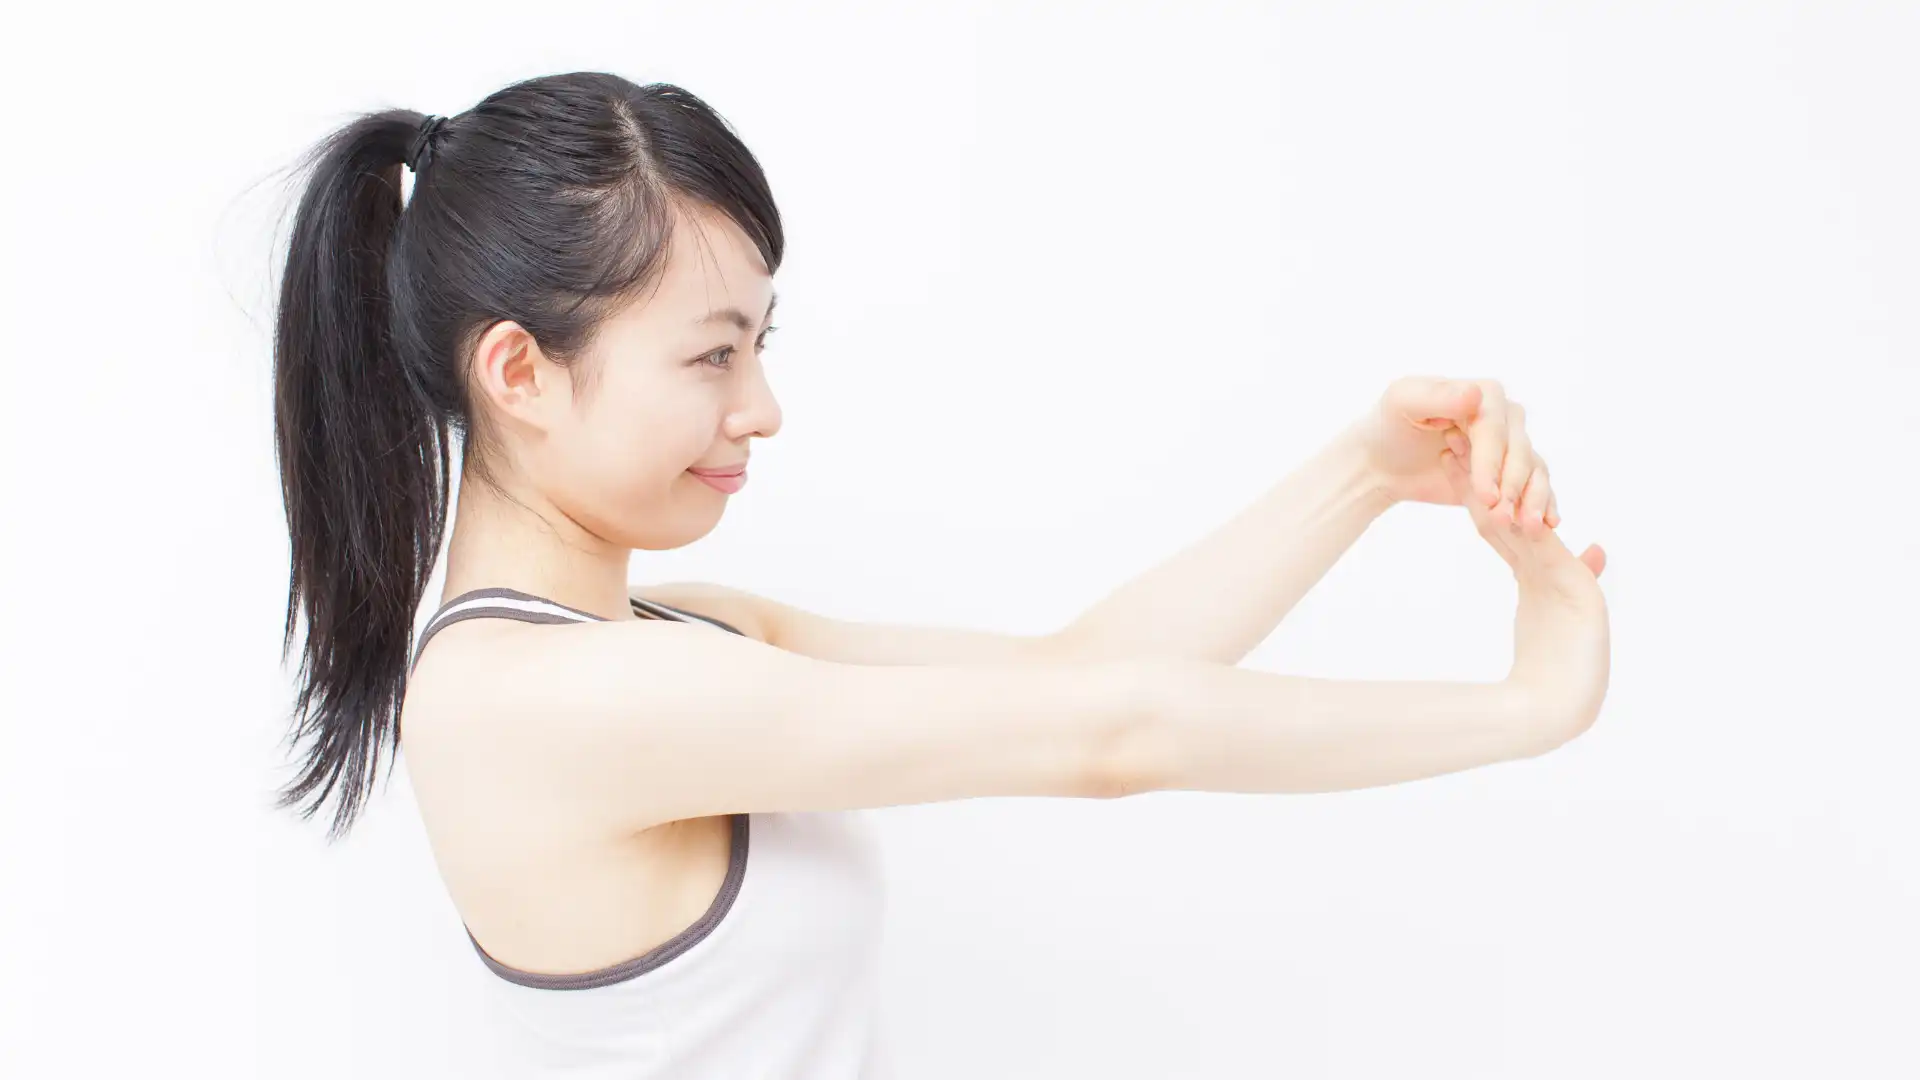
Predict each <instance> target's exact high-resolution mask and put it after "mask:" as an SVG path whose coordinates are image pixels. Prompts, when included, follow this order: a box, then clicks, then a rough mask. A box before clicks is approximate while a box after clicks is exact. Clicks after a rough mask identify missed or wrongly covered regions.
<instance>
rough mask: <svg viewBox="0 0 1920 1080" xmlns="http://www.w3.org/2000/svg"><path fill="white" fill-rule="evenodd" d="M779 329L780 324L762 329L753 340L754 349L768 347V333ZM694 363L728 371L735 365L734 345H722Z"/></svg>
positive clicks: (756, 350) (758, 349)
mask: <svg viewBox="0 0 1920 1080" xmlns="http://www.w3.org/2000/svg"><path fill="white" fill-rule="evenodd" d="M778 329H780V328H779V327H778V326H768V327H767V328H766V329H765V330H762V331H760V336H759V337H758V338H756V339H754V342H753V348H754V351H755V352H758V351H760V350H761V349H764V348H766V347H767V335H768V334H771V333H773V332H774V331H775V330H778ZM694 363H696V364H705V365H707V366H708V367H711V368H714V369H716V370H719V371H727V370H729V369H731V368H732V367H733V346H731V345H722V346H721V347H720V348H718V349H715V350H713V351H712V352H710V353H708V354H706V355H705V356H702V357H700V358H699V359H697V360H695V361H694Z"/></svg>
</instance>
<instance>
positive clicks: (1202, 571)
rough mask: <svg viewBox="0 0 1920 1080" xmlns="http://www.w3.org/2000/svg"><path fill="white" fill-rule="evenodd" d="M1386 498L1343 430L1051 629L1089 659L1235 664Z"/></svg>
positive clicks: (1322, 572) (1383, 505) (1270, 629)
mask: <svg viewBox="0 0 1920 1080" xmlns="http://www.w3.org/2000/svg"><path fill="white" fill-rule="evenodd" d="M1391 505H1392V500H1391V498H1389V497H1388V496H1387V495H1385V494H1384V493H1383V492H1382V490H1381V489H1380V488H1379V486H1378V485H1377V484H1376V483H1375V482H1374V478H1373V476H1372V474H1371V473H1370V472H1369V470H1368V468H1367V466H1366V462H1365V458H1364V455H1363V453H1362V451H1361V449H1360V445H1359V443H1358V442H1357V441H1356V440H1355V438H1353V437H1352V436H1351V435H1350V434H1349V433H1347V432H1343V433H1342V434H1341V435H1340V437H1338V438H1336V439H1335V440H1334V441H1333V442H1332V443H1330V444H1328V445H1327V446H1326V447H1325V448H1324V449H1322V450H1321V451H1320V452H1319V453H1317V454H1316V455H1314V457H1313V458H1311V459H1309V460H1308V461H1307V462H1306V463H1305V464H1303V465H1301V466H1300V467H1299V468H1298V469H1296V470H1294V471H1293V472H1292V473H1291V474H1289V475H1288V476H1286V477H1285V478H1284V479H1282V480H1281V481H1280V482H1279V483H1278V484H1276V485H1275V486H1274V487H1273V488H1271V489H1270V490H1268V491H1267V492H1266V493H1265V494H1264V495H1262V496H1261V497H1260V498H1259V499H1258V500H1256V501H1255V502H1254V503H1253V504H1252V505H1250V506H1248V507H1247V508H1246V509H1244V510H1242V511H1241V512H1240V513H1239V514H1237V515H1235V516H1234V518H1233V519H1232V520H1230V521H1228V522H1227V523H1226V524H1225V525H1223V526H1221V527H1220V528H1219V529H1217V530H1216V531H1214V532H1212V533H1210V534H1208V535H1207V536H1205V537H1203V538H1201V539H1200V540H1199V541H1198V542H1196V543H1194V544H1192V545H1190V546H1188V547H1187V548H1185V549H1183V550H1182V551H1180V552H1179V553H1177V554H1175V555H1174V556H1172V557H1171V558H1169V559H1167V560H1166V561H1164V562H1162V563H1160V564H1159V565H1157V566H1154V567H1152V568H1150V569H1148V570H1147V571H1145V572H1144V573H1142V574H1140V575H1139V576H1138V577H1136V578H1134V579H1132V580H1130V581H1128V582H1126V583H1125V584H1124V585H1122V586H1121V587H1120V588H1118V589H1117V590H1115V591H1114V592H1113V593H1111V594H1109V595H1108V596H1106V597H1104V598H1102V599H1101V600H1100V601H1099V602H1098V603H1096V604H1095V605H1093V606H1092V607H1091V608H1089V609H1087V610H1086V611H1085V612H1084V613H1082V614H1081V615H1080V616H1079V617H1078V618H1076V619H1075V620H1074V621H1073V622H1072V623H1071V624H1070V625H1068V626H1067V627H1066V628H1065V629H1064V630H1062V631H1061V632H1060V637H1061V638H1062V639H1063V640H1065V641H1066V642H1067V643H1068V644H1069V647H1070V650H1071V651H1072V652H1073V653H1074V654H1076V655H1079V656H1083V657H1086V658H1088V659H1121V658H1128V657H1157V658H1164V659H1187V660H1206V661H1212V662H1214V663H1219V664H1229V665H1232V664H1238V663H1239V662H1240V661H1241V660H1242V659H1244V658H1245V657H1246V655H1247V653H1249V652H1251V651H1252V650H1253V648H1254V646H1256V645H1258V644H1260V642H1261V641H1263V640H1265V639H1266V637H1267V635H1269V634H1271V633H1272V632H1273V629H1274V627H1275V626H1276V625H1278V624H1279V622H1280V620H1281V619H1282V618H1283V617H1285V616H1286V614H1287V612H1288V611H1291V610H1292V609H1293V606H1294V604H1296V603H1298V602H1299V600H1300V598H1301V597H1302V596H1305V595H1306V594H1307V591H1308V590H1309V589H1311V588H1313V586H1314V584H1315V583H1316V582H1318V581H1319V580H1320V578H1321V577H1323V576H1324V575H1325V574H1326V572H1327V570H1328V568H1330V567H1331V566H1332V565H1333V564H1334V563H1335V562H1336V561H1338V559H1339V558H1340V556H1341V555H1342V554H1343V553H1345V552H1346V550H1347V548H1348V547H1350V546H1351V545H1352V544H1353V542H1354V541H1355V540H1357V539H1359V537H1360V534H1362V533H1364V532H1365V531H1366V530H1367V526H1369V525H1371V524H1372V523H1373V520H1374V519H1375V518H1377V517H1379V516H1380V515H1381V514H1382V513H1384V512H1386V510H1387V509H1388V507H1390V506H1391Z"/></svg>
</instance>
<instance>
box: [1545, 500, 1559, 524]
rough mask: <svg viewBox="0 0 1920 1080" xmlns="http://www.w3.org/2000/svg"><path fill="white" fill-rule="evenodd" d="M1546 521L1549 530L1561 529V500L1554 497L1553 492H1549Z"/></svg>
mask: <svg viewBox="0 0 1920 1080" xmlns="http://www.w3.org/2000/svg"><path fill="white" fill-rule="evenodd" d="M1546 521H1547V528H1549V529H1557V528H1559V527H1560V500H1559V499H1557V498H1555V497H1554V493H1553V492H1552V491H1548V492H1547V514H1546Z"/></svg>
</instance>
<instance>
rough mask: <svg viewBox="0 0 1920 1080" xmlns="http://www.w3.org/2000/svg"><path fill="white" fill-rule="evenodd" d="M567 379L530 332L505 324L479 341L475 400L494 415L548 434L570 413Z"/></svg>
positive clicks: (509, 321)
mask: <svg viewBox="0 0 1920 1080" xmlns="http://www.w3.org/2000/svg"><path fill="white" fill-rule="evenodd" d="M568 393H569V391H568V387H567V382H566V379H565V378H564V373H563V372H561V370H560V368H559V367H558V366H557V365H555V364H554V363H553V362H552V361H550V360H548V359H547V358H546V355H545V354H544V353H542V352H541V351H540V345H539V343H538V342H536V341H535V340H534V339H533V335H532V334H529V333H527V331H526V328H525V327H523V326H521V325H520V324H519V323H517V322H514V321H513V320H512V319H502V320H500V321H499V322H497V323H494V324H493V325H492V326H490V327H488V328H487V330H486V332H485V333H484V334H482V335H480V341H479V342H478V343H477V344H476V345H475V346H474V354H473V394H474V397H475V398H476V399H485V400H486V401H488V402H489V403H490V404H491V405H492V408H493V411H494V414H495V415H496V416H498V417H500V418H501V419H502V420H505V421H509V422H512V421H518V422H520V423H524V424H529V425H531V426H533V427H535V428H538V429H541V430H545V429H546V428H547V427H548V426H549V425H550V424H551V423H552V422H553V421H554V420H555V419H556V418H557V417H558V414H559V412H560V411H561V410H563V409H564V408H565V407H566V404H567V400H566V399H567V397H568Z"/></svg>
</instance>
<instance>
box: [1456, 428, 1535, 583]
mask: <svg viewBox="0 0 1920 1080" xmlns="http://www.w3.org/2000/svg"><path fill="white" fill-rule="evenodd" d="M1440 459H1441V461H1442V462H1444V463H1445V464H1446V475H1447V477H1448V479H1449V481H1450V482H1451V483H1452V484H1453V486H1454V491H1455V492H1456V493H1457V494H1458V495H1459V496H1460V505H1461V506H1463V507H1465V508H1466V511H1467V516H1468V517H1469V518H1470V519H1472V521H1473V528H1474V531H1475V532H1478V533H1479V534H1480V538H1481V539H1482V540H1485V541H1486V542H1487V544H1488V546H1490V547H1492V548H1493V550H1494V553H1495V554H1497V555H1499V556H1500V558H1501V559H1502V560H1503V561H1505V562H1506V564H1507V565H1508V566H1510V567H1512V568H1513V569H1515V570H1518V569H1519V568H1520V558H1521V556H1520V553H1519V551H1518V550H1517V546H1516V541H1517V540H1518V538H1517V537H1515V536H1513V535H1512V534H1511V533H1509V532H1508V531H1507V528H1506V526H1505V525H1502V524H1499V523H1496V522H1495V521H1494V520H1493V517H1492V516H1491V514H1490V513H1489V511H1488V508H1487V506H1486V504H1484V503H1482V502H1481V501H1480V500H1479V499H1476V498H1469V497H1467V496H1468V494H1469V492H1468V488H1469V485H1470V484H1471V483H1472V482H1473V476H1472V473H1471V472H1470V471H1469V468H1468V465H1467V463H1466V462H1464V461H1462V460H1461V459H1460V457H1459V456H1458V455H1456V454H1454V452H1453V451H1451V450H1442V451H1440Z"/></svg>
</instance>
